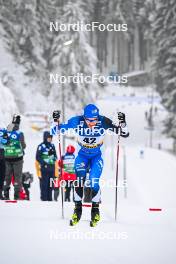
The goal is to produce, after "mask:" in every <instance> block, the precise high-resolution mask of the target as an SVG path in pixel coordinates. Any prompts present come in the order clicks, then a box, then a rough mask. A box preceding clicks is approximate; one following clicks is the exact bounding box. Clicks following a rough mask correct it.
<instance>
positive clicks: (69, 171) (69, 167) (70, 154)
mask: <svg viewBox="0 0 176 264" xmlns="http://www.w3.org/2000/svg"><path fill="white" fill-rule="evenodd" d="M74 152H75V148H74V146H72V145H69V146H68V147H67V149H66V153H65V155H64V156H62V160H60V161H59V167H60V168H62V180H64V181H65V182H66V184H65V201H66V202H70V200H71V199H70V192H71V188H72V183H73V181H74V180H76V174H75V169H74V163H75V155H74Z"/></svg>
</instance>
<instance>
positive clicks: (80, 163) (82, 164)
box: [74, 155, 88, 202]
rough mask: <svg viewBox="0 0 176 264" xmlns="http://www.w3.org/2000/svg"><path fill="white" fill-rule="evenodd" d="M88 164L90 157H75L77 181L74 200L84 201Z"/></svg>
mask: <svg viewBox="0 0 176 264" xmlns="http://www.w3.org/2000/svg"><path fill="white" fill-rule="evenodd" d="M87 166H88V158H87V157H86V156H83V155H78V156H77V157H76V159H75V171H76V176H77V181H76V182H75V183H76V184H75V185H76V186H74V201H75V202H78V201H82V198H83V182H84V180H85V178H86V169H87Z"/></svg>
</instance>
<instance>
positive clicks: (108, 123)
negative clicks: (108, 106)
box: [103, 116, 129, 138]
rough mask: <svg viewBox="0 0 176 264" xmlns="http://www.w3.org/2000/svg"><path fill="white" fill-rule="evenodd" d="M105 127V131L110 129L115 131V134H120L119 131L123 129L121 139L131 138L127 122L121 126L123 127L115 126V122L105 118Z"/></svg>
mask: <svg viewBox="0 0 176 264" xmlns="http://www.w3.org/2000/svg"><path fill="white" fill-rule="evenodd" d="M103 126H104V129H106V130H107V129H109V130H111V131H113V132H114V133H116V134H118V131H119V129H121V137H125V138H126V137H128V136H129V132H128V127H127V124H126V122H124V123H122V124H121V127H119V126H117V125H115V124H113V121H112V120H111V119H109V118H108V117H106V116H104V118H103Z"/></svg>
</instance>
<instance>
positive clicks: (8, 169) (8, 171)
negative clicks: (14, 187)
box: [4, 161, 13, 199]
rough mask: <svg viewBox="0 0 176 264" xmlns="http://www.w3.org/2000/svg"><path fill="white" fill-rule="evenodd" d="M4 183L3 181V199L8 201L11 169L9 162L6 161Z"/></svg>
mask: <svg viewBox="0 0 176 264" xmlns="http://www.w3.org/2000/svg"><path fill="white" fill-rule="evenodd" d="M5 165H6V167H5V170H6V172H5V181H4V197H5V199H9V190H10V184H11V178H12V173H13V168H12V165H11V162H9V161H6V162H5Z"/></svg>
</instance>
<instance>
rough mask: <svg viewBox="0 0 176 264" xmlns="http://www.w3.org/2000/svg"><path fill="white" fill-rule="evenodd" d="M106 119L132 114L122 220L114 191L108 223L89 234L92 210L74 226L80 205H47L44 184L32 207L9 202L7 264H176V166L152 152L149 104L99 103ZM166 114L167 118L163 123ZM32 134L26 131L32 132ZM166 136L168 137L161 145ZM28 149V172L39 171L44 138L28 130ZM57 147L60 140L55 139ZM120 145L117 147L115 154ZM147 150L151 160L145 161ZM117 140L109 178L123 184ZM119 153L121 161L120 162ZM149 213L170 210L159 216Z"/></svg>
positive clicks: (107, 194) (108, 154)
mask: <svg viewBox="0 0 176 264" xmlns="http://www.w3.org/2000/svg"><path fill="white" fill-rule="evenodd" d="M98 105H99V106H100V107H101V109H102V111H103V113H104V114H107V115H108V116H111V117H112V115H113V112H115V111H116V109H117V107H118V108H120V109H123V111H125V112H126V113H127V117H128V123H129V128H130V132H131V138H129V139H126V140H125V139H123V140H122V141H121V147H120V160H119V165H120V168H119V188H118V189H119V192H118V219H117V222H116V223H115V221H114V195H115V190H114V187H104V188H102V205H101V219H102V220H101V222H100V223H99V225H98V226H97V227H96V228H94V229H92V228H90V227H89V222H88V220H89V219H90V208H84V211H83V216H82V220H81V222H80V223H79V225H78V226H76V227H69V225H68V223H69V218H70V216H71V214H72V211H73V203H65V219H64V220H63V219H62V218H61V202H60V199H59V202H51V203H47V202H45V203H44V202H43V203H42V202H40V201H39V186H38V179H37V178H35V181H34V183H33V186H32V190H31V193H32V201H31V202H27V201H19V202H18V203H17V204H6V203H5V202H4V201H1V204H0V206H1V207H0V219H1V227H0V234H1V241H2V242H1V247H0V256H1V263H7V264H9V263H18V264H21V263H24V262H25V264H28V263H29V264H31V263H34V264H35V263H36V264H38V263H42V264H45V263H46V264H48V263H63V262H66V263H75V264H79V263H81V264H82V263H84V264H88V263H108V264H115V263H119V264H141V263H143V264H148V263H151V264H156V263H157V264H166V263H169V264H174V263H175V262H176V252H175V243H176V236H175V231H176V222H175V217H176V210H175V209H176V195H175V186H176V177H175V171H176V159H175V157H174V156H172V155H171V154H169V153H167V152H166V151H162V150H158V149H157V148H155V149H150V148H149V147H148V143H147V139H148V131H146V130H144V127H145V120H144V112H145V110H146V109H149V107H150V106H149V105H148V104H147V103H146V102H143V103H140V104H139V103H135V102H134V103H133V104H130V105H129V103H128V102H122V103H119V102H118V103H117V102H115V101H114V100H113V101H111V100H106V99H101V100H99V101H98ZM164 116H165V113H164V112H163V111H161V112H160V113H159V117H157V119H156V122H157V124H161V121H162V119H163V118H164ZM25 128H26V127H25ZM159 135H160V138H158V137H159ZM26 138H27V143H28V148H27V151H26V157H25V170H30V171H32V172H34V159H35V150H36V147H37V144H39V143H40V141H41V138H42V135H41V134H40V133H39V134H37V133H36V132H32V131H31V130H27V128H26ZM55 140H56V139H55ZM158 140H160V141H161V143H163V142H164V141H163V140H165V139H164V136H161V127H160V125H157V128H156V130H155V132H154V146H155V147H156V146H157V143H158ZM112 146H113V148H112ZM124 147H125V153H126V164H127V167H126V172H127V174H126V176H127V198H124V189H123V166H124V163H123V157H124ZM141 149H142V150H143V151H144V156H143V157H140V151H141ZM115 152H116V137H115V136H114V137H113V138H109V137H107V139H106V142H105V153H104V155H105V168H104V171H103V175H102V179H103V180H104V181H106V182H110V183H112V182H113V181H114V179H115ZM112 154H113V157H114V158H113V159H112ZM149 208H162V211H161V212H151V211H149Z"/></svg>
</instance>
